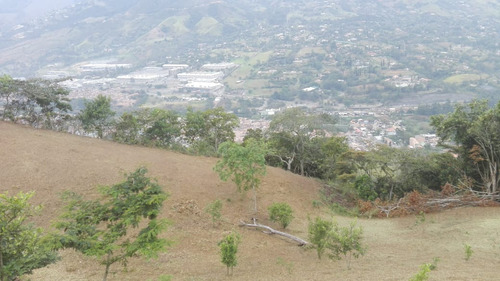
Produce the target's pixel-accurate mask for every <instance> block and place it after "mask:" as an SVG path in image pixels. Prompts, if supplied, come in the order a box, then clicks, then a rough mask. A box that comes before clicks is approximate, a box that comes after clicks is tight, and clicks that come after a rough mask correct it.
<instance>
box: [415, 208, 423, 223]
mask: <svg viewBox="0 0 500 281" xmlns="http://www.w3.org/2000/svg"><path fill="white" fill-rule="evenodd" d="M415 217H416V221H415V225H416V226H417V225H419V224H422V223H424V222H425V213H424V212H423V211H420V213H418V215H415Z"/></svg>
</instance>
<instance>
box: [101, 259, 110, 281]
mask: <svg viewBox="0 0 500 281" xmlns="http://www.w3.org/2000/svg"><path fill="white" fill-rule="evenodd" d="M110 258H111V253H108V256H107V257H106V270H105V271H104V277H103V278H102V281H106V279H108V273H109V267H110V266H111V262H110Z"/></svg>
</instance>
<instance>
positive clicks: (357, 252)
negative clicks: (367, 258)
mask: <svg viewBox="0 0 500 281" xmlns="http://www.w3.org/2000/svg"><path fill="white" fill-rule="evenodd" d="M362 235H363V228H361V227H356V222H354V221H353V222H351V223H350V224H349V226H346V227H342V226H338V225H337V224H334V227H333V231H332V233H331V237H330V242H329V244H328V246H327V247H328V249H330V252H331V253H330V255H329V256H330V258H331V259H336V260H339V259H341V256H344V258H346V261H347V268H348V269H350V268H351V258H352V257H354V258H359V257H360V256H362V255H364V254H365V250H366V249H365V248H364V247H363V246H362V245H361V239H362Z"/></svg>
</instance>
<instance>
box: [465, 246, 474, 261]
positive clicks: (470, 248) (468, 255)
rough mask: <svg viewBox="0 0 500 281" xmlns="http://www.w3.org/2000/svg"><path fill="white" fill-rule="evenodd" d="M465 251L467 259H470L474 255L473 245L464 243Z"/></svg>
mask: <svg viewBox="0 0 500 281" xmlns="http://www.w3.org/2000/svg"><path fill="white" fill-rule="evenodd" d="M464 251H465V260H466V261H468V260H469V259H470V257H471V256H472V253H474V251H473V250H472V247H471V246H470V245H469V244H464Z"/></svg>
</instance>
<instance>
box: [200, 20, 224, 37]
mask: <svg viewBox="0 0 500 281" xmlns="http://www.w3.org/2000/svg"><path fill="white" fill-rule="evenodd" d="M222 27H223V26H222V24H220V23H219V22H218V21H217V20H216V19H214V18H212V17H203V18H202V19H201V20H200V21H199V22H198V23H197V24H196V33H198V34H201V35H213V36H218V35H222Z"/></svg>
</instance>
